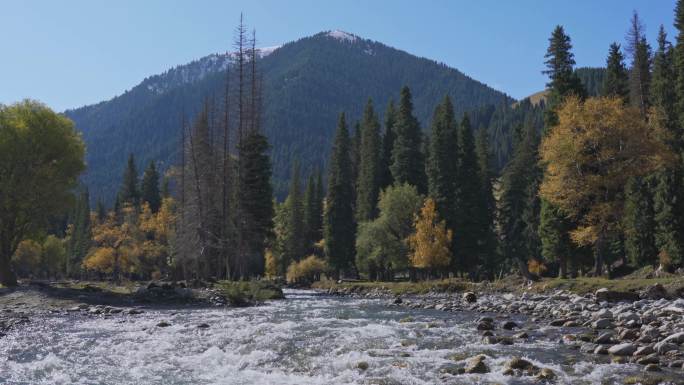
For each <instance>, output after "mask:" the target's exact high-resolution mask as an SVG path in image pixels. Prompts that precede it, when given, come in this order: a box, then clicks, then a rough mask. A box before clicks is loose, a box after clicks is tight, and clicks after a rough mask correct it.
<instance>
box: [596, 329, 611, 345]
mask: <svg viewBox="0 0 684 385" xmlns="http://www.w3.org/2000/svg"><path fill="white" fill-rule="evenodd" d="M594 343H597V344H611V343H613V332H605V333H601V334H599V336H598V337H596V339H595V340H594Z"/></svg>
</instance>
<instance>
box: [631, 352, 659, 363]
mask: <svg viewBox="0 0 684 385" xmlns="http://www.w3.org/2000/svg"><path fill="white" fill-rule="evenodd" d="M636 362H637V364H639V365H648V364H657V363H659V362H660V359H659V358H658V354H656V353H652V354H649V355H647V356H644V357H641V358H639V359H637V361H636Z"/></svg>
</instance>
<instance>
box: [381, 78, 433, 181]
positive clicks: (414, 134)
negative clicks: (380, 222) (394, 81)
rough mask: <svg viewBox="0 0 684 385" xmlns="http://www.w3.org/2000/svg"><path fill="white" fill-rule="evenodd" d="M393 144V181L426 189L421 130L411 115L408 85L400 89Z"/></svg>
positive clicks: (411, 108)
mask: <svg viewBox="0 0 684 385" xmlns="http://www.w3.org/2000/svg"><path fill="white" fill-rule="evenodd" d="M396 119H397V120H396V123H395V130H394V133H395V135H396V137H395V139H394V146H393V148H392V165H391V168H390V169H391V171H392V178H393V180H394V183H396V184H401V183H408V184H410V185H413V186H416V187H417V188H418V192H419V193H421V194H424V193H425V192H426V190H427V181H426V176H425V166H424V160H423V154H422V152H421V132H420V124H419V123H418V119H416V117H415V116H413V102H412V101H411V91H410V90H409V88H408V87H404V88H402V90H401V100H400V102H399V110H398V111H397V114H396Z"/></svg>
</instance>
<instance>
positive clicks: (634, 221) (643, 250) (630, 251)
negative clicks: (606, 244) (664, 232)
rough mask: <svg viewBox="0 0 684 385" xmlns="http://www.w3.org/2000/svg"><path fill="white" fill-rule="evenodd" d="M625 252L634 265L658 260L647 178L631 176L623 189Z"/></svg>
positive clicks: (651, 200)
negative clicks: (624, 189)
mask: <svg viewBox="0 0 684 385" xmlns="http://www.w3.org/2000/svg"><path fill="white" fill-rule="evenodd" d="M623 226H624V234H625V252H626V254H627V258H628V259H629V261H630V262H631V263H632V264H633V265H634V266H643V265H646V264H650V265H654V264H656V263H657V261H658V258H657V256H658V252H657V251H656V247H655V239H654V233H655V226H656V224H655V221H654V219H653V197H652V195H651V191H650V186H649V184H648V181H647V180H644V179H643V178H633V179H632V180H631V181H630V182H629V183H628V185H627V189H626V191H625V212H624V217H623Z"/></svg>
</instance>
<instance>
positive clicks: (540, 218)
mask: <svg viewBox="0 0 684 385" xmlns="http://www.w3.org/2000/svg"><path fill="white" fill-rule="evenodd" d="M571 50H572V44H571V41H570V37H569V36H568V35H566V34H565V31H564V30H563V27H561V26H557V27H556V28H555V30H554V31H553V33H552V34H551V38H550V39H549V48H548V49H547V52H546V56H545V58H546V62H545V64H546V70H545V71H543V73H544V74H546V75H548V76H549V83H547V86H548V87H549V88H550V93H551V96H550V103H549V106H548V109H547V110H546V111H545V119H544V123H545V124H544V132H545V133H548V132H549V131H550V130H551V129H552V128H553V127H554V126H555V125H557V124H558V116H557V114H556V110H557V109H558V108H559V107H560V105H561V104H562V103H563V101H564V100H565V98H566V97H568V96H569V95H575V96H578V97H580V98H584V97H585V96H586V90H585V89H584V86H583V85H582V82H581V81H580V80H579V78H578V77H577V74H576V73H575V72H574V70H573V66H574V65H575V59H574V55H573V53H572V51H571ZM530 176H531V178H530V184H529V186H528V191H527V200H528V203H527V205H526V206H525V210H526V211H525V212H524V218H525V221H526V222H527V225H526V230H525V231H526V232H527V237H526V238H525V239H526V240H527V241H528V242H529V243H528V245H527V247H526V249H527V252H528V253H529V254H528V256H529V257H531V258H539V256H540V254H541V255H542V256H543V257H544V258H547V259H551V260H554V259H558V260H559V261H561V265H562V266H564V265H565V257H566V255H556V253H557V252H563V253H565V252H566V251H567V253H568V254H570V252H569V250H572V249H573V248H574V246H573V245H572V244H571V241H570V237H569V236H568V234H567V232H568V231H569V230H570V229H572V228H573V224H572V222H571V221H570V220H569V219H568V218H566V216H565V215H564V213H562V212H561V210H559V209H558V208H556V207H554V206H553V205H552V204H550V203H548V202H545V201H544V200H540V198H539V194H538V188H539V184H540V183H541V179H542V175H541V168H540V167H539V166H536V167H535V168H534V169H531V170H530ZM535 233H536V234H535ZM535 235H536V236H535ZM561 274H564V271H561Z"/></svg>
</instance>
